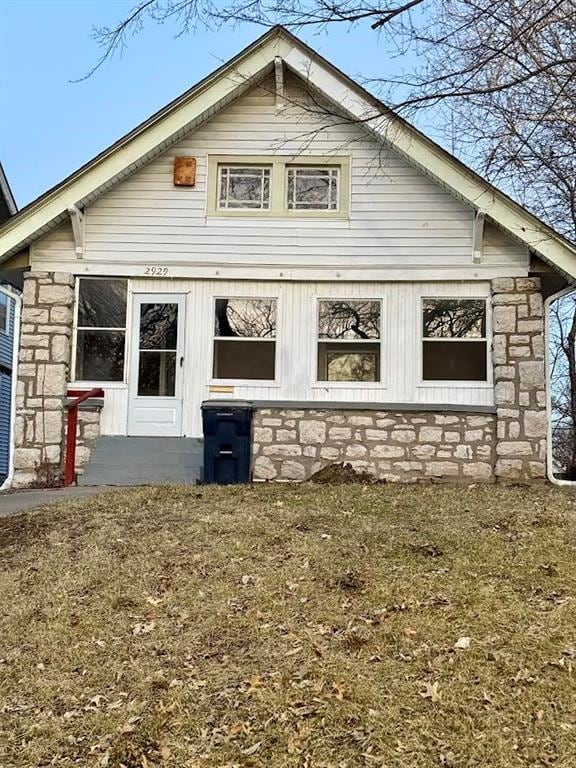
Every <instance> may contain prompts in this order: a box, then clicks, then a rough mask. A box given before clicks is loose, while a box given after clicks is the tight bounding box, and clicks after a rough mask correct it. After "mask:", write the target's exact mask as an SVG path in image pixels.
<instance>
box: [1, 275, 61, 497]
mask: <svg viewBox="0 0 576 768" xmlns="http://www.w3.org/2000/svg"><path fill="white" fill-rule="evenodd" d="M73 306H74V277H73V275H71V274H68V273H66V272H29V273H28V274H27V275H26V279H25V282H24V296H23V304H22V327H21V337H20V355H19V369H18V388H17V392H16V420H15V450H14V481H13V487H15V488H20V487H24V486H29V485H50V484H53V483H55V482H57V481H58V479H59V477H60V476H61V461H62V447H63V439H64V418H65V411H64V401H65V399H66V385H67V382H68V380H69V368H70V341H71V336H72V320H73Z"/></svg>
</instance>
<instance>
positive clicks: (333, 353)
mask: <svg viewBox="0 0 576 768" xmlns="http://www.w3.org/2000/svg"><path fill="white" fill-rule="evenodd" d="M380 315H381V311H380V301H379V300H374V299H351V300H344V299H338V300H336V299H334V300H327V299H326V300H325V299H322V300H320V301H319V302H318V342H317V345H318V350H317V364H318V381H350V382H377V381H380V379H381V372H380V368H381V362H380Z"/></svg>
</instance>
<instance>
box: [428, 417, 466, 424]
mask: <svg viewBox="0 0 576 768" xmlns="http://www.w3.org/2000/svg"><path fill="white" fill-rule="evenodd" d="M434 423H435V424H459V423H460V419H459V418H458V416H440V415H438V416H434Z"/></svg>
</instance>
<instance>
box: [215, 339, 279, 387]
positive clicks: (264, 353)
mask: <svg viewBox="0 0 576 768" xmlns="http://www.w3.org/2000/svg"><path fill="white" fill-rule="evenodd" d="M275 357H276V344H275V342H273V341H219V340H216V341H215V342H214V371H213V374H214V378H215V379H263V380H266V381H273V380H274V377H275Z"/></svg>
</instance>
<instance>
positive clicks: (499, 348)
mask: <svg viewBox="0 0 576 768" xmlns="http://www.w3.org/2000/svg"><path fill="white" fill-rule="evenodd" d="M492 360H493V361H494V363H495V364H502V363H507V362H508V353H507V342H506V336H504V335H503V334H498V335H496V336H494V339H493V342H492Z"/></svg>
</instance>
